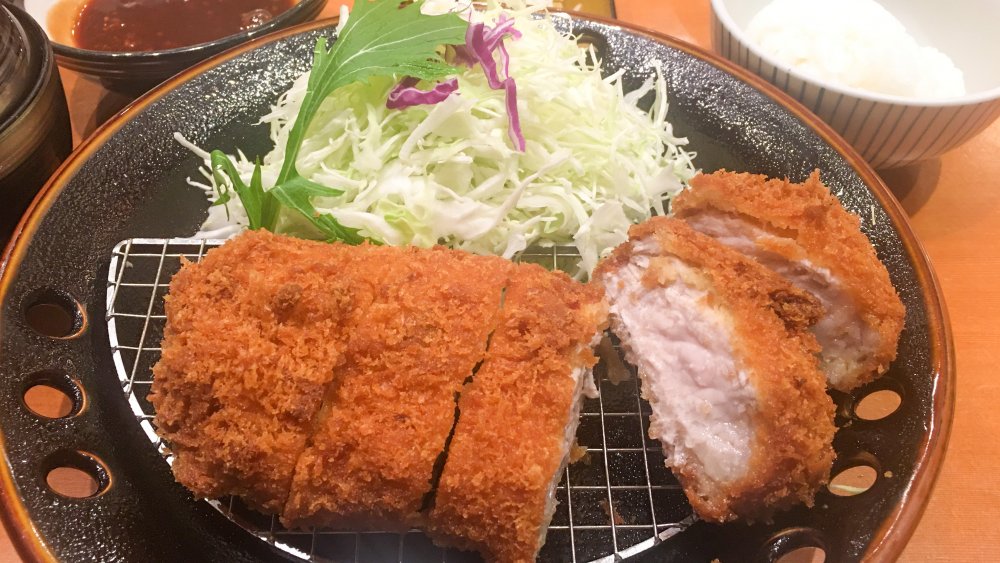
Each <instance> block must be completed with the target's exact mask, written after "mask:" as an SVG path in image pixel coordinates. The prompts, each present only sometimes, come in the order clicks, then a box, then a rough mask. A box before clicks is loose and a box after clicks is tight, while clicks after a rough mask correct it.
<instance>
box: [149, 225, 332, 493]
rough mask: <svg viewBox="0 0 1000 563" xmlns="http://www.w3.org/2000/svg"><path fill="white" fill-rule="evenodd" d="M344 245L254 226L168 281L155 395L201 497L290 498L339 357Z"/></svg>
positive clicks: (163, 427) (160, 426)
mask: <svg viewBox="0 0 1000 563" xmlns="http://www.w3.org/2000/svg"><path fill="white" fill-rule="evenodd" d="M340 250H341V249H340V248H339V247H332V246H330V245H324V244H320V243H312V242H305V241H298V240H293V239H287V238H284V237H276V236H273V235H271V234H269V233H266V232H250V233H247V234H245V235H242V236H240V237H238V238H236V239H234V240H232V241H230V242H229V243H227V244H226V245H225V246H224V247H223V248H220V249H217V250H211V251H209V252H208V254H207V255H206V256H205V257H204V259H203V260H202V261H201V262H200V263H198V264H187V265H185V266H184V267H183V268H182V269H181V271H180V272H178V273H177V274H176V275H175V276H174V277H173V280H172V281H171V282H170V292H169V294H168V296H167V298H166V315H167V326H166V329H165V332H164V338H163V343H162V350H163V351H162V357H161V359H160V361H159V362H158V363H157V364H156V366H155V367H154V368H153V374H154V378H153V386H152V394H151V395H150V398H149V399H150V401H151V402H152V404H153V406H154V407H155V408H156V419H155V423H156V427H157V431H158V432H159V434H160V436H161V437H163V439H165V440H167V441H168V442H169V444H170V448H171V450H172V451H173V453H174V456H175V457H174V463H173V471H174V476H175V477H176V479H177V481H178V482H180V483H181V484H182V485H184V486H186V487H187V488H188V489H190V490H191V491H192V492H193V493H194V494H195V495H196V496H198V497H210V498H213V497H218V496H222V495H238V496H241V497H243V498H244V499H245V500H246V501H247V503H248V504H249V505H250V506H253V507H255V508H257V509H259V510H261V511H264V512H278V511H280V510H281V509H282V508H283V507H284V504H285V499H286V497H287V496H288V488H289V485H290V483H291V480H292V471H293V470H294V469H295V461H296V460H297V459H298V456H299V454H300V453H301V452H302V449H303V448H304V447H305V445H306V440H307V439H308V437H309V435H310V434H311V432H312V423H313V417H314V416H315V414H316V412H317V411H318V410H319V408H320V403H321V402H322V400H323V391H324V390H325V389H326V387H327V385H328V384H329V383H330V382H331V381H332V380H333V377H334V371H335V368H336V367H337V366H338V365H339V364H340V363H341V362H342V361H343V351H344V348H345V338H344V337H345V336H347V335H346V334H344V333H343V331H342V330H341V328H340V327H341V325H342V323H343V321H344V319H346V318H347V317H348V316H349V315H350V314H351V310H352V291H351V287H350V282H349V281H348V280H346V279H344V278H342V277H340V276H337V275H336V269H335V265H336V262H337V261H338V258H337V257H338V255H340V254H341V253H340ZM331 265H333V267H331Z"/></svg>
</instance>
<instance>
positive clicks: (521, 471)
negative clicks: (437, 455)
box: [427, 265, 607, 562]
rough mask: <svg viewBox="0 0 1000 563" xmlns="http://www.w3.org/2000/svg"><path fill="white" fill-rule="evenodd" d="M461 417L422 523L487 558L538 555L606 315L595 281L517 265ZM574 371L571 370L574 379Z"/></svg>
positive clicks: (440, 538)
mask: <svg viewBox="0 0 1000 563" xmlns="http://www.w3.org/2000/svg"><path fill="white" fill-rule="evenodd" d="M501 315H502V316H501V320H500V325H499V327H498V328H497V330H496V332H494V334H493V336H492V338H491V340H490V347H489V350H488V351H487V354H486V360H485V362H484V363H483V364H482V366H481V368H480V369H479V371H478V372H477V373H476V375H475V378H474V379H473V381H472V382H471V383H470V384H468V385H466V386H465V389H464V390H463V391H462V396H461V400H460V402H459V413H460V414H459V419H458V425H457V426H456V428H455V434H454V438H453V440H452V442H451V447H450V450H449V453H448V458H447V462H446V463H445V467H444V472H443V474H442V476H441V480H440V483H439V486H438V489H437V496H436V498H435V503H434V507H433V509H432V510H431V512H430V514H429V517H428V526H427V529H428V531H429V533H430V534H431V536H432V537H433V538H434V539H435V541H436V542H438V543H440V544H442V545H450V546H456V547H459V548H462V549H474V550H478V551H479V552H480V553H481V554H482V555H483V556H484V557H485V558H486V560H487V561H502V562H528V561H534V560H535V556H536V553H537V551H538V550H539V549H540V548H541V542H542V539H543V538H544V532H545V530H546V528H547V526H548V522H549V520H550V519H551V513H549V512H547V509H548V508H550V507H551V506H554V505H551V504H550V503H553V502H554V500H552V499H549V498H548V494H549V492H550V487H551V486H554V484H555V482H557V481H558V479H559V476H560V471H561V469H562V467H563V464H564V463H565V460H566V459H567V456H568V453H569V451H568V450H569V446H570V444H571V443H572V435H570V436H569V438H568V439H567V437H566V436H565V433H566V429H567V427H568V426H569V427H575V419H576V417H577V411H576V402H577V400H578V399H579V395H580V385H581V381H580V379H581V378H582V377H584V376H586V377H589V375H585V374H584V373H581V371H576V372H574V370H585V369H588V368H590V367H591V366H593V364H594V363H595V361H596V359H595V357H594V356H593V354H592V353H591V350H590V347H589V343H590V342H591V340H592V339H593V337H594V336H595V334H597V333H599V332H600V331H601V330H602V329H603V326H604V324H605V323H606V318H607V306H606V304H605V303H604V302H603V299H602V296H601V292H600V290H599V288H597V287H594V286H585V285H582V284H579V283H576V282H574V281H572V280H571V279H569V278H568V277H567V276H566V275H564V274H562V273H551V272H547V271H545V270H544V269H542V268H540V267H539V266H536V265H520V266H518V268H517V272H516V275H515V276H514V277H513V278H512V279H511V281H510V283H509V284H508V286H507V290H506V292H505V297H504V304H503V311H502V314H501ZM574 373H575V374H576V376H575V377H574Z"/></svg>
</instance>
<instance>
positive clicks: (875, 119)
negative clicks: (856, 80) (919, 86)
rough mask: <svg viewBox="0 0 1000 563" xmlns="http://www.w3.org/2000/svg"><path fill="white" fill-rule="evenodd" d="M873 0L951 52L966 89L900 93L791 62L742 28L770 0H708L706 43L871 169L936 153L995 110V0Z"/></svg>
mask: <svg viewBox="0 0 1000 563" xmlns="http://www.w3.org/2000/svg"><path fill="white" fill-rule="evenodd" d="M879 1H880V3H881V4H882V5H883V6H884V7H885V8H886V9H887V10H889V11H890V12H891V13H892V14H893V15H894V16H896V18H897V19H899V20H900V21H901V22H902V23H903V25H905V26H906V29H907V31H909V33H910V34H911V35H913V36H914V37H915V38H916V39H917V41H918V42H919V43H921V44H923V45H930V46H933V47H935V48H937V49H938V50H940V51H942V52H944V53H945V54H947V55H948V56H949V57H951V59H952V60H953V61H954V62H955V64H956V65H957V66H958V67H959V68H960V69H961V70H962V71H963V72H964V74H965V82H966V88H967V91H968V94H966V95H965V96H961V97H957V98H945V99H939V100H931V99H920V98H903V97H899V96H891V95H885V94H876V93H872V92H868V91H865V90H859V89H857V88H851V87H847V86H840V85H838V84H833V83H831V82H827V81H824V80H820V79H817V78H815V77H812V76H808V75H805V74H803V73H802V72H800V71H798V70H795V69H792V68H790V67H789V66H788V65H786V64H783V63H780V62H778V61H777V60H776V59H775V58H773V57H771V56H770V55H767V54H765V53H763V52H762V51H761V50H760V49H759V48H758V47H757V46H755V45H753V44H751V43H750V41H749V39H748V37H747V35H746V33H745V32H744V31H743V30H744V29H746V26H747V24H749V22H750V20H751V19H752V18H753V16H754V15H755V14H756V13H757V12H758V11H760V9H761V8H763V7H764V6H765V5H766V4H767V3H768V2H769V0H712V46H713V48H714V49H715V50H716V51H717V52H718V53H720V54H721V55H722V56H724V57H725V58H727V59H729V60H731V61H733V62H735V63H736V64H738V65H740V66H742V67H744V68H747V69H749V70H750V71H751V72H754V73H756V74H758V75H760V76H761V77H762V78H764V79H765V80H767V81H769V82H770V83H772V84H774V85H775V86H777V87H778V88H780V89H782V90H784V91H785V92H787V93H788V94H790V95H791V96H792V97H794V98H796V99H798V100H799V101H800V102H802V104H803V105H805V106H806V108H808V109H810V110H811V111H812V112H813V113H815V114H816V115H818V116H819V117H820V118H821V119H822V120H823V121H825V122H827V123H828V124H829V125H830V126H831V127H833V128H834V129H835V130H837V131H838V132H839V133H840V134H841V135H843V136H844V138H845V139H846V140H847V141H848V142H849V143H851V145H853V146H854V148H856V149H857V150H858V152H859V153H861V156H862V157H864V158H865V160H867V161H868V162H869V163H871V165H872V166H873V167H875V168H889V167H894V166H904V165H907V164H911V163H914V162H918V161H921V160H926V159H931V158H935V157H938V156H940V155H941V154H943V153H944V152H946V151H948V150H950V149H952V148H954V147H957V146H958V145H960V144H962V143H964V142H965V141H967V140H969V139H971V138H972V137H974V136H975V135H976V134H977V133H979V132H980V131H982V130H983V129H985V128H986V127H987V126H988V125H989V124H991V123H992V122H993V121H994V120H995V119H996V118H997V117H1000V24H998V22H1000V1H998V0H951V1H947V2H946V1H942V0H879Z"/></svg>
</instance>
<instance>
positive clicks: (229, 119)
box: [0, 19, 954, 561]
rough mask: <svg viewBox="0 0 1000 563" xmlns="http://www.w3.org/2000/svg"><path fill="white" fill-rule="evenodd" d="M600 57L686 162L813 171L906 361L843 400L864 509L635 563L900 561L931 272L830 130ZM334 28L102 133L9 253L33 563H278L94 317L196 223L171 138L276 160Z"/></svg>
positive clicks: (21, 502)
mask: <svg viewBox="0 0 1000 563" xmlns="http://www.w3.org/2000/svg"><path fill="white" fill-rule="evenodd" d="M574 26H575V28H576V30H577V31H578V32H582V33H585V34H587V35H588V36H590V39H591V40H592V42H593V43H594V44H595V45H596V46H597V47H598V49H599V50H600V51H602V58H603V60H604V62H605V65H606V68H607V69H608V70H609V71H615V70H617V69H619V68H622V69H625V71H626V72H625V76H626V81H627V84H628V85H629V86H630V87H635V86H637V85H638V84H640V83H641V81H642V79H643V78H644V77H645V76H646V74H647V73H648V68H647V64H648V63H649V62H650V61H652V60H659V61H661V62H662V63H663V67H664V69H665V72H666V75H667V78H668V88H669V91H670V92H671V99H670V114H669V115H670V118H671V121H672V122H673V123H674V125H675V128H676V131H677V132H678V133H679V134H680V135H686V136H688V137H689V138H690V140H691V147H693V148H694V149H695V150H696V151H697V152H698V157H697V160H696V162H697V164H698V165H699V166H700V167H701V168H702V169H704V170H706V171H711V170H715V169H717V168H720V167H725V168H728V169H732V170H746V171H752V172H759V173H765V174H769V175H773V176H788V177H790V178H791V179H793V180H802V179H803V178H805V177H806V175H807V174H808V173H809V172H810V171H811V170H813V169H814V168H817V167H818V168H820V169H821V170H822V175H823V180H824V181H825V182H826V183H827V184H828V185H829V186H831V188H832V190H833V192H834V193H836V194H838V195H839V196H840V197H841V199H842V201H843V202H844V204H845V206H847V207H848V208H849V209H850V210H853V211H854V212H856V213H858V214H859V215H860V216H861V218H862V226H863V229H864V231H865V232H866V234H868V236H869V237H870V238H871V240H872V241H873V243H874V244H875V247H876V249H877V251H878V254H879V256H880V258H881V259H882V260H883V261H884V262H885V264H886V265H887V267H888V269H889V271H890V274H891V277H892V280H893V282H894V284H895V286H896V288H897V289H898V291H899V293H900V295H901V297H902V299H903V301H904V302H905V304H906V306H907V318H906V328H905V331H904V333H903V338H902V342H901V344H900V350H899V359H898V360H897V361H896V362H895V363H894V365H893V366H892V369H891V371H890V373H889V374H888V376H887V377H886V378H885V379H884V380H883V383H881V384H879V383H876V384H875V386H874V387H872V388H869V389H864V390H861V391H860V392H859V393H858V394H857V395H856V397H857V396H862V395H863V394H864V393H866V392H868V391H871V390H872V389H874V388H877V387H878V386H880V385H890V386H892V387H894V388H896V389H897V390H899V391H900V394H901V395H902V397H903V400H902V406H901V407H900V408H899V410H897V411H896V412H895V413H893V414H892V415H890V416H889V417H887V418H885V419H882V420H880V421H876V422H865V421H861V420H857V419H855V418H853V417H852V416H851V404H852V401H853V400H854V399H855V398H856V397H854V398H852V397H848V396H838V397H836V399H837V401H838V403H839V406H840V412H841V414H842V416H840V417H838V418H839V419H840V420H839V422H841V423H843V427H842V428H841V430H840V432H839V433H838V435H837V439H836V444H835V446H836V448H837V451H838V453H839V459H838V462H837V467H835V471H836V469H837V468H838V467H842V466H844V465H845V464H848V463H849V462H850V461H851V460H852V459H859V458H858V456H861V458H860V459H863V460H865V461H866V463H869V464H872V465H874V466H875V467H876V468H877V469H878V475H879V478H878V480H877V481H876V482H875V485H874V486H873V487H872V488H871V489H870V490H869V491H867V492H865V493H863V494H860V495H857V496H854V497H849V498H841V497H835V496H833V495H831V494H828V493H821V494H820V495H819V497H818V498H817V506H816V507H815V508H812V509H806V508H799V509H796V510H793V511H790V512H787V513H784V514H781V515H779V516H778V517H777V518H776V519H775V522H773V523H769V524H756V525H753V526H747V525H745V524H731V525H726V526H712V525H707V524H704V523H697V524H695V525H693V526H692V527H691V528H689V529H687V530H686V531H684V532H682V533H680V534H678V535H676V536H674V537H673V538H671V539H669V540H667V541H665V542H664V543H662V544H661V545H659V546H657V547H655V548H653V549H651V550H649V551H647V552H645V553H644V554H643V555H640V556H638V557H637V560H643V561H690V560H701V561H708V560H711V559H713V558H720V559H721V560H723V561H744V560H753V559H758V560H762V561H767V560H771V559H773V558H774V557H775V554H780V553H781V552H782V550H787V549H789V548H792V547H795V546H796V545H799V544H801V543H802V542H812V543H815V544H819V545H821V546H823V547H824V548H825V549H826V551H827V561H854V560H859V559H861V558H863V557H866V556H874V558H875V559H890V560H891V559H892V558H894V557H895V555H897V554H898V553H899V551H900V550H901V549H902V546H903V545H904V544H905V542H906V540H907V539H908V538H909V536H910V534H911V533H912V531H913V528H914V526H915V525H916V522H917V520H918V518H919V515H920V512H921V511H922V509H923V506H924V504H925V503H926V500H927V495H928V493H929V491H930V488H931V486H932V484H933V481H934V478H935V476H936V474H937V470H938V467H939V465H940V462H941V458H942V455H943V451H944V446H945V442H946V440H947V433H948V428H949V424H950V419H951V409H952V393H953V378H954V370H953V363H954V359H953V352H952V348H951V341H950V333H949V329H948V325H947V319H946V316H945V313H944V310H943V304H942V302H941V299H940V296H939V293H938V288H937V285H936V282H935V280H934V277H933V274H932V272H931V270H930V268H929V266H928V264H927V262H926V259H925V258H924V256H923V253H922V251H921V249H920V247H919V244H918V243H917V242H916V240H915V239H914V238H913V234H912V232H911V231H910V228H909V227H908V225H907V224H906V220H905V216H904V214H903V212H902V211H901V209H900V208H899V206H898V204H897V203H896V202H895V200H894V199H893V198H892V196H891V195H890V194H889V192H888V190H887V189H886V188H885V186H884V185H883V184H882V183H881V181H880V180H878V178H877V177H876V176H875V175H874V174H873V173H872V171H871V170H870V169H869V168H868V167H867V166H866V165H864V164H863V163H862V162H861V161H860V159H859V158H858V157H857V156H856V155H855V154H854V153H853V152H852V151H851V150H850V149H849V148H847V147H846V145H845V144H844V143H843V142H842V141H841V140H840V139H839V138H838V137H836V136H835V135H834V134H833V133H831V132H830V131H829V129H827V128H826V127H825V126H823V125H822V124H820V123H819V122H818V121H817V120H816V119H815V118H813V117H812V116H811V115H808V114H807V113H806V112H805V110H803V109H802V108H801V107H800V106H797V105H796V104H795V103H794V102H791V101H790V100H789V99H788V98H786V97H784V96H783V95H781V94H779V93H777V92H776V91H774V90H773V89H771V88H770V87H768V86H766V85H764V84H763V82H761V81H760V80H758V79H756V78H753V77H750V76H749V75H747V74H746V73H744V72H742V71H740V70H737V69H735V68H734V67H732V66H731V65H729V64H728V63H725V62H722V61H719V60H717V59H716V58H715V57H713V56H711V55H708V54H706V53H704V52H702V51H700V50H698V49H696V48H694V47H690V46H688V45H686V44H683V43H680V42H677V41H675V40H672V39H669V38H666V37H662V36H656V35H655V34H652V33H646V32H642V31H639V30H628V29H623V28H620V27H617V26H615V25H611V24H609V23H602V22H595V21H588V20H583V19H577V20H574ZM330 33H332V24H330V23H329V22H326V23H323V22H320V23H317V24H310V25H307V26H303V27H299V28H297V29H296V30H295V31H294V32H287V33H283V34H280V35H276V36H271V37H268V38H264V39H263V40H261V41H259V42H257V43H256V44H254V45H250V46H247V47H245V48H243V49H241V50H239V51H235V52H230V53H228V54H226V55H223V56H222V57H221V58H217V59H214V60H213V61H209V62H208V63H206V64H204V65H202V66H200V67H198V68H195V69H192V70H189V71H187V72H186V73H184V74H182V75H179V76H178V77H175V78H174V79H172V80H171V81H170V82H169V83H167V84H165V85H164V86H163V87H161V88H160V89H158V90H156V91H155V92H153V93H152V94H150V95H148V96H146V97H145V98H143V99H141V100H140V101H139V102H137V103H136V104H134V105H133V106H131V107H130V108H129V109H127V110H126V111H125V112H124V113H123V114H122V115H121V116H119V117H118V118H117V119H115V120H113V121H112V122H111V123H110V124H108V125H107V126H106V127H104V128H103V129H101V130H100V131H99V132H98V133H96V134H95V135H94V136H93V137H92V138H91V139H90V140H89V141H88V142H87V144H85V145H84V146H83V147H81V148H80V149H79V150H78V151H77V153H75V155H73V156H71V157H70V159H69V161H68V162H67V163H66V164H65V165H64V167H63V168H62V169H61V171H60V172H58V173H57V174H56V176H55V177H54V178H53V180H52V181H51V182H50V184H49V185H48V188H47V190H46V191H45V192H44V193H43V195H42V196H41V197H40V198H39V199H38V200H36V202H35V204H34V207H33V208H32V211H31V212H30V214H29V216H28V217H27V218H26V219H25V220H24V221H23V222H22V224H21V226H20V228H19V230H18V231H17V232H16V233H15V235H14V239H13V240H12V243H11V245H10V246H9V247H8V249H7V254H6V257H5V267H4V269H3V274H2V278H0V298H2V309H0V405H2V408H0V431H2V435H0V438H2V446H3V449H4V457H3V461H0V478H2V482H3V496H2V501H3V513H4V514H3V516H4V518H5V521H6V524H7V525H8V529H9V530H10V531H11V536H12V537H13V538H14V539H15V542H16V543H17V544H18V545H19V549H20V550H21V553H22V554H23V555H24V556H26V557H28V558H30V559H39V560H41V559H50V558H57V559H61V560H67V561H77V560H94V561H107V560H142V561H177V560H191V559H205V560H214V561H241V560H245V561H250V560H266V559H277V558H282V557H288V556H287V555H286V554H284V553H282V552H279V551H277V550H276V549H275V548H274V547H272V546H270V545H268V544H267V543H265V542H263V541H260V540H259V539H258V538H256V537H254V536H252V535H250V534H248V533H246V532H244V531H243V530H242V529H240V528H239V527H237V526H236V525H234V524H232V523H231V522H230V521H228V520H227V519H226V518H224V517H223V516H222V515H220V514H219V513H218V512H216V511H215V510H213V509H212V508H210V507H209V506H208V505H207V504H206V503H204V502H198V501H195V500H193V499H192V498H191V497H190V496H189V495H188V494H187V493H186V491H185V490H184V489H183V488H181V487H180V486H179V485H177V484H175V483H174V481H173V479H172V478H171V475H170V473H169V469H168V467H167V465H166V464H165V463H163V461H162V459H161V458H160V456H159V454H158V453H157V452H156V450H155V449H154V448H153V447H152V445H151V444H150V442H149V441H148V440H147V438H146V436H145V435H144V434H143V432H142V430H141V429H140V428H139V426H138V425H137V424H136V423H135V419H134V418H133V416H132V412H131V410H130V409H129V406H128V405H127V404H126V401H125V397H124V395H123V393H122V390H121V387H120V385H119V382H118V380H117V377H116V374H115V369H114V367H113V365H112V364H111V354H110V351H109V342H108V334H107V330H106V328H105V325H104V322H103V316H104V314H105V311H104V307H105V297H106V294H105V291H106V287H107V286H106V282H105V279H106V275H107V270H108V266H109V259H110V255H111V251H112V249H113V248H114V246H115V245H116V243H118V242H119V241H121V240H123V239H127V238H133V237H155V238H170V237H176V236H190V235H191V234H192V233H194V232H195V230H196V229H197V227H198V225H199V224H200V223H201V220H202V218H203V217H204V215H205V205H206V203H205V200H204V196H203V195H202V193H201V192H200V191H199V190H196V189H194V188H191V187H189V186H187V185H186V184H185V182H184V179H185V177H186V176H189V175H193V174H195V173H196V172H195V170H196V167H197V166H198V164H199V161H198V159H197V157H195V156H194V155H192V154H191V153H189V152H188V151H187V150H185V149H184V148H182V147H181V146H180V145H178V144H177V143H176V142H175V141H174V140H173V133H174V132H175V131H179V132H181V133H183V134H184V135H185V136H186V137H187V138H188V139H191V140H192V141H194V142H195V143H197V144H198V145H200V146H203V147H219V148H222V149H224V150H227V151H230V152H231V149H234V148H235V147H236V146H239V147H241V148H243V149H244V150H245V151H246V152H247V153H248V154H253V153H254V152H259V153H261V154H263V153H264V152H266V151H267V150H269V148H270V147H269V142H268V137H267V131H266V129H265V128H264V127H261V126H257V125H254V123H256V121H257V118H258V116H259V115H261V114H262V113H263V112H264V111H265V110H266V109H267V108H268V107H269V105H270V104H271V103H273V102H274V100H275V99H276V97H277V96H278V94H279V93H280V92H282V91H283V90H285V89H286V88H287V87H288V85H289V84H290V82H291V81H292V80H293V78H294V77H295V76H296V75H297V74H298V73H300V72H302V71H304V70H306V69H307V68H308V66H309V61H310V53H311V49H312V45H313V43H314V41H315V38H316V37H317V36H319V35H320V34H330ZM39 295H49V296H53V295H61V296H63V297H62V299H65V297H69V298H72V299H73V300H75V301H77V302H78V303H79V304H80V309H81V310H82V312H83V315H84V316H85V318H86V322H83V323H81V326H82V329H81V330H80V332H79V334H77V335H76V336H72V337H69V338H63V339H55V338H49V337H45V336H42V335H40V334H38V333H36V332H34V331H33V330H32V329H31V328H29V327H28V326H26V324H25V321H24V309H25V307H26V306H27V305H28V304H30V303H32V300H33V299H37V298H38V296H39ZM60 373H61V374H64V375H66V376H69V377H70V378H73V379H75V380H76V381H77V382H78V384H79V386H80V387H82V389H83V392H84V394H85V395H86V400H85V401H84V402H83V403H82V410H81V411H80V412H79V413H78V414H76V415H75V416H71V417H69V418H64V419H56V420H47V419H41V418H39V417H37V416H35V415H33V414H32V413H31V412H30V411H28V410H27V409H26V408H24V406H23V404H22V399H21V395H22V393H23V390H24V389H25V387H26V385H27V384H28V383H29V382H30V381H32V378H33V377H36V376H37V375H33V374H44V375H45V376H46V377H49V378H50V379H51V377H52V374H60ZM76 451H80V452H86V453H88V454H90V455H92V456H94V457H96V458H98V459H99V460H101V462H102V463H103V465H104V467H105V469H106V471H107V473H108V475H109V478H108V479H106V481H105V482H104V483H103V484H104V485H105V488H104V490H103V492H101V493H100V494H98V495H97V496H95V497H92V498H88V499H80V500H76V499H67V498H65V497H61V496H59V495H57V494H55V493H53V492H51V491H50V490H49V489H48V488H47V487H46V484H45V470H46V468H48V467H51V466H52V464H53V463H60V462H61V463H66V460H72V459H76V460H77V461H79V460H80V459H81V458H80V457H79V456H76V457H74V454H73V452H76Z"/></svg>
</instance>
